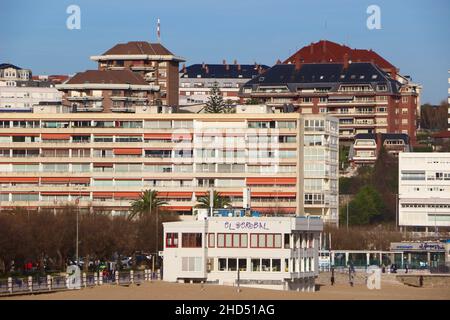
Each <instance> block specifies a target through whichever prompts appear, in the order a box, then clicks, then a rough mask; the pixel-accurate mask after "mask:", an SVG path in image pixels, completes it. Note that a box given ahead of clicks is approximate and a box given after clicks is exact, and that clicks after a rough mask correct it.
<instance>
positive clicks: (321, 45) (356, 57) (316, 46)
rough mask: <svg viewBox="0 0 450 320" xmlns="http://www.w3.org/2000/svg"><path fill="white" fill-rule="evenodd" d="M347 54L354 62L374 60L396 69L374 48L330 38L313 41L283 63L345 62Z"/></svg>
mask: <svg viewBox="0 0 450 320" xmlns="http://www.w3.org/2000/svg"><path fill="white" fill-rule="evenodd" d="M345 54H347V55H348V59H349V60H351V61H353V62H373V63H375V64H376V65H377V66H379V67H380V68H382V69H386V70H388V69H391V70H392V71H395V70H396V67H395V66H394V65H392V64H391V63H390V62H388V61H387V60H385V59H384V58H383V57H381V56H380V55H379V54H377V53H376V52H374V51H372V50H365V49H352V48H349V47H347V46H345V45H341V44H338V43H335V42H332V41H328V40H321V41H319V42H316V43H311V44H310V45H308V46H305V47H303V48H301V49H300V50H298V51H297V52H296V53H294V54H293V55H292V56H290V57H289V58H287V59H286V60H285V61H284V62H283V63H288V62H291V63H295V61H297V60H300V62H302V63H324V62H328V63H329V62H340V63H342V62H344V56H345Z"/></svg>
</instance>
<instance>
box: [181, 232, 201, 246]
mask: <svg viewBox="0 0 450 320" xmlns="http://www.w3.org/2000/svg"><path fill="white" fill-rule="evenodd" d="M181 243H182V244H181V246H182V247H183V248H201V247H202V234H201V233H183V234H182V235H181Z"/></svg>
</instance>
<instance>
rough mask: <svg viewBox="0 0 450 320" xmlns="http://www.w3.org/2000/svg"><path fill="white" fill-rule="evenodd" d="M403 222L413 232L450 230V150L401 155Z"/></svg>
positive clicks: (401, 223) (400, 183)
mask: <svg viewBox="0 0 450 320" xmlns="http://www.w3.org/2000/svg"><path fill="white" fill-rule="evenodd" d="M399 225H400V227H403V228H406V229H407V230H411V231H425V232H428V231H433V232H435V231H445V230H447V231H448V230H450V153H448V152H447V153H444V152H433V153H431V152H423V153H422V152H419V153H417V152H408V153H403V152H401V153H400V154H399ZM436 229H437V230H436Z"/></svg>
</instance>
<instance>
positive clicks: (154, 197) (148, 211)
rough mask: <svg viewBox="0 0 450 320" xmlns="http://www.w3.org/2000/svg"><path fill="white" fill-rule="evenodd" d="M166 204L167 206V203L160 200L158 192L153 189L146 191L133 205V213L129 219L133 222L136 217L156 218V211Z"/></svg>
mask: <svg viewBox="0 0 450 320" xmlns="http://www.w3.org/2000/svg"><path fill="white" fill-rule="evenodd" d="M165 204H167V202H166V201H164V200H161V199H158V191H156V190H151V189H149V190H145V191H143V192H142V193H141V195H140V196H139V199H137V200H135V201H134V202H133V203H132V204H131V213H130V215H129V216H128V219H130V220H132V219H133V218H135V217H139V218H140V219H141V218H143V217H148V216H151V215H155V216H156V214H155V213H156V209H158V208H159V207H161V206H162V205H165Z"/></svg>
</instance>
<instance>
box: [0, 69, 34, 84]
mask: <svg viewBox="0 0 450 320" xmlns="http://www.w3.org/2000/svg"><path fill="white" fill-rule="evenodd" d="M31 77H32V75H31V70H29V69H22V68H19V67H17V66H15V65H13V64H10V63H0V87H3V86H7V87H15V86H17V83H18V82H19V83H20V82H21V81H29V80H31Z"/></svg>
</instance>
